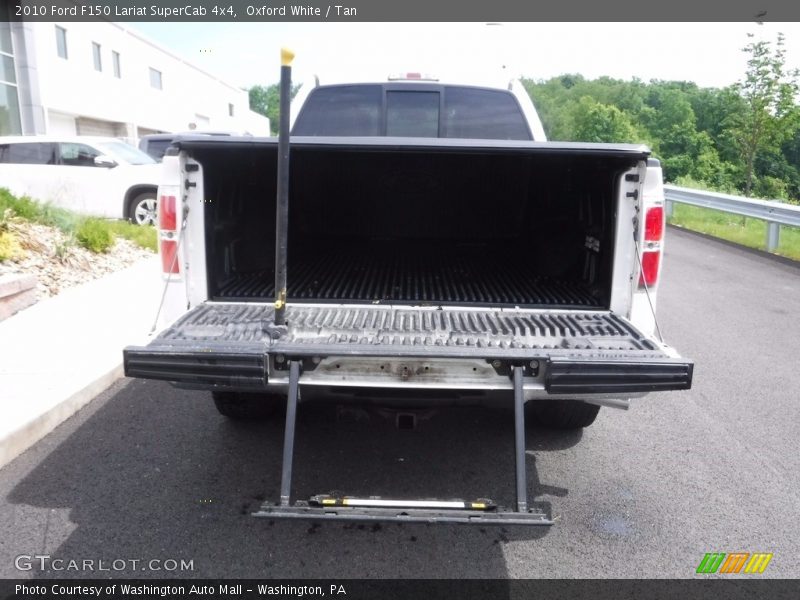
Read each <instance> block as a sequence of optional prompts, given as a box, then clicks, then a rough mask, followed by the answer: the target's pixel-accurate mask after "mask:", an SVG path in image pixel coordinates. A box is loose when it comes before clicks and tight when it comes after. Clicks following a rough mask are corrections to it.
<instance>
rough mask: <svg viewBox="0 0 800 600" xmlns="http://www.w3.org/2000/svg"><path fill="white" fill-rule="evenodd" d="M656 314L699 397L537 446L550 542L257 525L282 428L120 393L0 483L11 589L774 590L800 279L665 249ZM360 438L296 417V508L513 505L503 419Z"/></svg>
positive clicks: (694, 246)
mask: <svg viewBox="0 0 800 600" xmlns="http://www.w3.org/2000/svg"><path fill="white" fill-rule="evenodd" d="M658 313H659V317H660V322H661V327H662V331H663V332H664V335H665V338H666V339H667V341H668V342H669V343H670V344H672V345H674V346H675V347H677V348H678V349H679V351H680V352H681V353H682V354H684V355H686V356H689V357H691V358H693V359H694V360H695V361H696V370H695V383H694V387H693V389H692V390H691V391H689V392H677V393H664V394H655V395H651V396H649V397H648V398H646V399H644V400H641V401H639V402H636V403H634V406H633V408H632V409H631V410H630V411H628V412H623V411H618V410H612V409H603V410H601V412H600V416H599V417H598V420H597V422H596V423H595V424H594V425H593V426H592V427H590V428H588V429H586V430H585V431H583V432H581V433H571V434H566V435H565V434H563V433H554V432H550V431H546V430H542V429H535V428H534V429H531V430H530V431H529V433H528V454H529V460H528V477H529V486H530V491H529V494H530V495H532V496H533V499H534V501H535V503H536V504H537V505H538V506H540V507H542V508H543V509H545V510H547V511H548V512H549V513H550V514H552V516H553V517H554V518H555V519H556V524H555V525H554V526H552V527H549V528H548V527H538V528H523V527H504V528H496V527H475V526H453V525H422V524H420V525H413V524H404V525H397V524H383V525H355V524H341V523H330V522H328V523H322V524H315V523H302V522H279V521H271V520H268V519H256V518H253V517H251V516H250V514H249V513H250V512H252V511H253V510H255V509H256V508H257V507H258V506H259V504H260V503H261V502H262V501H263V500H264V499H277V497H278V486H279V477H280V459H281V448H282V422H280V421H275V422H267V423H261V424H245V425H242V424H238V425H237V424H234V423H230V422H228V421H226V420H225V419H223V418H222V417H220V416H219V415H218V414H217V413H216V411H215V409H214V407H213V405H212V403H211V401H210V398H209V397H208V395H207V394H205V393H202V392H190V391H183V390H176V389H173V388H171V387H170V386H169V385H166V384H162V383H158V382H144V381H132V380H123V381H121V382H119V383H117V384H115V385H114V386H112V388H110V389H109V390H107V391H106V392H104V393H103V394H101V395H100V396H99V397H98V398H97V399H96V400H95V401H94V402H92V403H91V404H90V405H89V406H87V407H86V408H84V409H83V410H82V411H81V412H80V413H79V414H78V415H76V416H75V417H73V418H71V419H70V420H68V421H67V422H65V423H64V424H63V425H61V426H60V427H59V428H57V429H56V430H55V431H54V432H53V433H51V434H50V435H49V436H47V437H46V438H45V439H43V440H42V441H41V442H39V443H38V444H36V445H35V446H34V447H33V448H31V449H30V450H28V451H27V452H25V453H24V454H23V455H22V456H20V457H19V458H18V459H16V460H15V461H13V462H12V463H11V464H9V465H8V466H7V467H5V468H3V469H2V470H0V507H1V508H0V576H2V577H6V578H8V577H52V576H54V575H57V576H59V577H86V576H91V575H92V573H86V572H83V571H68V570H64V571H59V572H54V571H52V570H47V569H45V570H41V569H39V568H36V567H35V566H34V568H32V569H31V570H25V571H19V570H18V569H17V567H16V566H15V562H17V563H18V562H19V561H18V559H17V557H18V556H20V555H33V554H48V555H50V556H51V557H52V558H61V559H65V560H67V561H68V560H86V559H89V560H101V559H102V560H105V561H107V563H110V562H111V561H114V560H118V559H122V560H125V561H128V562H126V566H125V568H123V569H119V570H115V571H114V572H112V573H104V574H99V575H101V576H108V575H109V574H110V575H113V576H137V577H163V576H193V577H222V576H224V577H259V578H260V577H287V578H300V577H303V578H317V577H319V578H332V577H337V578H361V577H365V578H383V577H387V578H388V577H397V578H428V577H431V578H438V577H447V578H467V577H469V578H473V577H476V578H477V577H480V578H506V577H513V578H527V577H637V578H651V577H693V576H695V568H696V567H697V565H698V563H699V562H700V560H701V559H702V558H703V555H704V554H705V553H706V552H771V553H773V554H774V558H773V559H772V562H771V563H770V564H769V567H768V568H767V570H766V571H765V572H764V574H763V575H761V576H760V577H798V576H800V492H799V491H798V490H799V489H800V488H799V487H798V483H800V475H798V474H799V473H800V453H798V433H800V403H798V397H799V396H800V393H799V392H800V372H799V371H798V369H797V361H798V359H797V357H798V356H800V325H798V321H797V317H796V315H798V314H800V269H798V268H797V267H795V266H789V265H785V264H782V263H780V262H777V261H774V260H770V259H766V258H763V257H761V256H758V255H755V254H753V253H751V252H748V251H744V250H740V249H736V248H732V247H730V246H727V245H724V244H721V243H718V242H712V241H708V240H706V239H703V238H701V237H698V236H694V235H690V234H687V233H684V232H680V231H677V230H674V229H671V230H670V232H669V239H668V241H667V257H666V266H665V271H664V275H663V279H662V289H661V291H660V296H659V310H658ZM364 416H365V415H363V414H361V413H358V412H355V413H352V414H350V415H349V416H348V417H347V418H344V419H339V420H337V418H336V411H335V410H334V409H333V408H332V407H311V406H302V407H301V411H300V414H299V420H298V433H297V447H296V451H297V454H296V459H295V488H294V492H295V494H296V495H297V496H299V497H303V496H308V495H310V494H313V493H320V492H327V491H330V490H344V491H346V492H348V493H351V494H370V493H381V494H384V495H389V496H391V495H396V496H406V497H408V496H415V495H418V496H440V497H447V496H463V497H473V496H474V497H479V496H490V497H493V498H495V499H497V500H499V501H502V502H504V503H510V502H511V501H512V500H513V485H514V479H513V473H514V471H513V455H512V453H513V421H512V419H511V413H510V412H505V411H498V410H494V411H492V410H485V409H480V408H447V409H442V410H440V411H439V412H438V413H437V414H436V415H434V416H432V417H431V418H430V419H427V420H423V421H421V422H420V425H419V427H418V429H417V430H416V431H399V430H397V429H395V428H394V426H393V424H392V423H391V422H389V421H386V420H383V419H381V418H379V417H377V416H375V415H373V416H372V417H371V418H369V419H366V418H364ZM154 559H155V560H160V561H162V563H158V564H159V565H163V561H166V560H172V561H176V562H178V563H180V561H181V560H183V561H185V562H190V563H191V570H188V571H167V570H165V569H164V568H163V567H162V568H160V569H158V568H153V569H151V568H147V567H145V566H143V565H142V562H145V563H146V562H147V561H151V560H154ZM130 561H142V562H140V563H131V562H130ZM118 564H120V563H118ZM134 564H135V566H133V565H134ZM169 564H170V565H171V564H172V563H169ZM143 569H144V570H143Z"/></svg>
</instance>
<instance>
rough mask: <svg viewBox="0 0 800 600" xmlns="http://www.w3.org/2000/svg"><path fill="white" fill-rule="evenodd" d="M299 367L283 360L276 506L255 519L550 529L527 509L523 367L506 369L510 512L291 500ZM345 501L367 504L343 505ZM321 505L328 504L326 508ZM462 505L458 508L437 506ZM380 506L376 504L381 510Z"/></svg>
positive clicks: (483, 503) (475, 505)
mask: <svg viewBox="0 0 800 600" xmlns="http://www.w3.org/2000/svg"><path fill="white" fill-rule="evenodd" d="M301 372H302V369H301V363H300V362H299V361H297V360H290V361H289V394H288V397H287V400H286V427H285V432H284V439H283V463H282V468H281V491H280V503H279V504H277V505H274V504H271V503H269V502H265V503H264V504H263V505H262V506H261V508H260V510H259V511H258V512H255V513H253V516H256V517H270V518H273V519H274V518H279V519H306V520H343V521H395V522H408V523H466V524H474V525H552V524H553V521H552V520H551V519H550V518H549V517H548V516H547V515H546V514H545V513H543V512H541V511H540V510H537V509H534V508H529V507H528V484H527V473H526V468H525V467H526V463H525V410H524V409H525V396H524V392H523V387H522V380H523V375H524V369H523V368H522V367H521V366H514V367H512V369H511V372H512V375H511V377H512V380H513V382H514V462H515V469H516V510H507V509H502V508H499V507H497V506H496V505H495V504H494V503H493V502H492V501H490V500H479V501H476V502H461V501H453V502H442V501H437V500H431V501H426V500H389V499H383V498H379V497H371V498H366V499H350V498H347V497H345V498H333V497H327V496H314V497H313V498H311V499H310V500H308V501H303V500H298V501H296V502H294V503H292V501H291V488H292V465H293V461H294V438H295V432H296V427H295V425H296V420H297V403H298V395H299V394H298V392H299V385H300V375H301ZM348 501H350V502H354V503H362V504H364V503H368V504H371V506H352V505H351V506H348V505H347V503H348ZM327 502H330V504H328V505H326V503H327ZM459 503H460V504H462V507H461V508H443V507H442V505H456V504H459ZM381 505H382V506H381Z"/></svg>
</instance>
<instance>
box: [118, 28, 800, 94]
mask: <svg viewBox="0 0 800 600" xmlns="http://www.w3.org/2000/svg"><path fill="white" fill-rule="evenodd" d="M126 26H128V27H131V28H132V29H136V30H138V31H140V32H141V33H143V34H144V35H145V36H146V37H148V38H150V39H152V40H153V41H155V42H157V43H159V44H160V45H162V46H164V47H166V48H168V49H169V50H171V51H173V52H174V53H175V54H177V55H179V56H181V57H182V58H185V59H187V60H188V61H190V62H191V63H193V64H195V65H197V66H198V67H200V68H202V69H204V70H206V71H208V72H210V73H212V74H214V75H217V76H219V77H220V78H221V79H223V80H225V81H227V82H229V83H232V84H235V85H237V86H240V87H250V86H251V85H255V84H259V85H268V84H271V83H275V82H277V81H278V78H279V70H280V66H279V65H280V62H279V56H280V48H281V47H282V46H286V47H288V48H291V49H292V50H293V51H294V52H295V54H296V58H295V61H294V64H293V79H294V80H295V81H298V82H300V81H304V80H307V79H309V78H311V77H313V76H314V75H318V76H319V77H320V80H321V81H323V82H324V81H326V80H351V81H355V80H358V79H365V80H366V79H374V78H377V79H378V80H383V79H386V77H387V76H388V75H390V74H392V73H405V72H410V71H416V72H423V73H429V74H431V75H434V76H437V77H444V78H454V79H455V78H458V79H463V78H470V79H474V78H477V79H479V80H482V81H489V80H492V81H493V80H500V79H502V80H505V81H507V80H508V79H510V78H512V77H518V76H525V77H530V78H533V79H547V78H549V77H553V76H556V75H561V74H563V73H579V74H581V75H583V76H584V77H586V78H596V77H599V76H602V75H608V76H610V77H614V78H618V79H626V80H630V79H632V78H633V77H638V78H639V79H642V80H644V81H649V80H650V79H662V80H685V81H693V82H695V83H697V84H698V85H700V86H701V87H724V86H727V85H730V84H732V83H734V82H736V81H737V80H738V79H741V78H742V77H743V74H744V71H745V68H746V60H747V57H746V55H745V53H743V52H742V51H741V49H742V47H744V46H745V45H746V44H747V43H748V41H749V39H748V37H747V34H748V32H751V33H754V34H755V35H757V36H759V37H763V38H766V39H771V40H775V38H776V35H777V33H778V32H782V33H784V34H785V36H786V58H787V64H788V65H789V66H790V67H797V68H800V23H765V24H763V25H758V24H756V23H490V24H487V23H168V24H167V23H127V24H126Z"/></svg>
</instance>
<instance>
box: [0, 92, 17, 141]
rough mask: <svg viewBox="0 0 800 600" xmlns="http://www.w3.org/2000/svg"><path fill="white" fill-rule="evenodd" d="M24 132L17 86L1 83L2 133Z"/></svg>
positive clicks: (0, 116) (0, 133)
mask: <svg viewBox="0 0 800 600" xmlns="http://www.w3.org/2000/svg"><path fill="white" fill-rule="evenodd" d="M20 133H22V127H21V121H20V115H19V99H18V98H17V86H15V85H6V84H5V83H0V135H18V134H20Z"/></svg>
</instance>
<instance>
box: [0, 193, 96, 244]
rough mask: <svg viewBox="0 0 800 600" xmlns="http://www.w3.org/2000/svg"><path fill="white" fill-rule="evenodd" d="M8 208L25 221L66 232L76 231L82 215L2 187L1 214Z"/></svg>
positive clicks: (0, 196) (0, 194)
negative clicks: (13, 192) (16, 193)
mask: <svg viewBox="0 0 800 600" xmlns="http://www.w3.org/2000/svg"><path fill="white" fill-rule="evenodd" d="M6 210H11V212H12V213H13V214H14V215H15V216H17V217H19V218H21V219H24V220H25V221H31V222H33V223H40V224H42V225H49V226H50V227H57V228H58V229H60V230H61V231H63V232H64V233H72V232H73V231H75V228H76V227H77V225H78V223H79V222H80V217H79V216H78V215H76V214H75V213H73V212H71V211H68V210H66V209H64V208H58V207H57V206H53V205H52V204H40V203H39V202H36V201H35V200H31V199H30V198H28V197H27V196H22V197H17V196H14V195H13V194H12V193H10V192H9V191H8V190H7V189H4V188H0V214H2V213H3V212H5V211H6Z"/></svg>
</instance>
